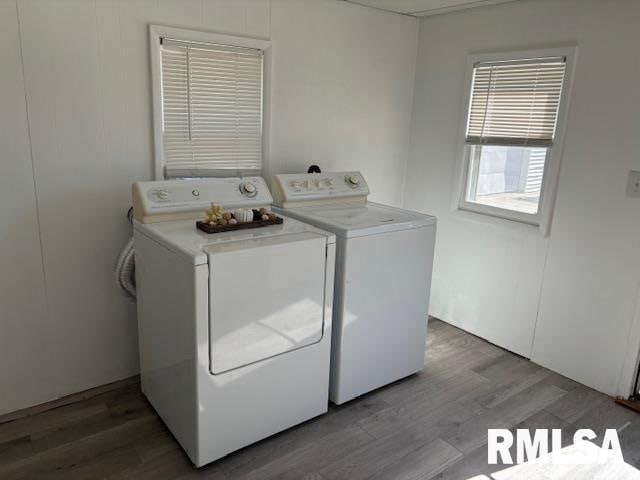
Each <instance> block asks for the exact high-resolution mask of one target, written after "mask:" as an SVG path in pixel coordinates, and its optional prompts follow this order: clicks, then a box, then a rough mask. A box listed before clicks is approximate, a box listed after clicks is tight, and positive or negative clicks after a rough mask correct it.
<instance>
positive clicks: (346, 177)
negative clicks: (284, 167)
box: [272, 172, 369, 208]
mask: <svg viewBox="0 0 640 480" xmlns="http://www.w3.org/2000/svg"><path fill="white" fill-rule="evenodd" d="M272 189H273V196H274V203H275V204H276V205H277V206H279V207H283V208H287V207H295V206H305V205H322V204H326V203H336V202H349V203H364V202H366V200H367V195H369V187H368V185H367V182H366V181H365V179H364V177H363V176H362V174H361V173H360V172H334V173H300V174H297V173H292V174H283V175H275V176H274V177H273V181H272Z"/></svg>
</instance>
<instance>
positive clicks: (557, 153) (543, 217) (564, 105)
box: [454, 47, 577, 235]
mask: <svg viewBox="0 0 640 480" xmlns="http://www.w3.org/2000/svg"><path fill="white" fill-rule="evenodd" d="M576 54H577V48H576V47H561V48H548V49H542V50H523V51H512V52H499V53H481V54H472V55H469V56H468V57H467V66H466V74H465V83H464V88H465V94H464V101H463V107H464V109H463V113H462V121H461V122H460V124H461V126H460V132H459V134H458V137H457V141H458V142H459V145H460V147H459V150H458V155H457V158H458V168H457V175H456V178H457V181H458V182H459V183H458V185H457V188H456V189H455V199H454V208H455V210H459V211H462V212H468V213H471V214H481V215H484V216H486V217H487V218H489V217H493V218H494V219H497V220H498V221H504V220H506V221H510V222H519V223H524V224H527V225H529V226H533V227H536V228H539V229H540V231H541V232H542V233H543V235H547V234H548V233H549V229H550V225H551V218H552V214H553V207H554V204H555V197H556V191H557V187H558V176H559V173H560V162H561V157H562V151H563V146H564V134H565V128H566V122H567V113H568V111H569V102H570V98H571V89H572V84H573V72H574V68H575V60H576ZM544 57H565V58H566V67H565V77H564V82H563V87H562V93H561V96H560V106H559V109H558V117H557V122H556V130H555V136H554V140H553V144H552V145H551V147H548V148H547V155H546V158H545V168H544V174H543V177H542V185H541V188H540V201H539V204H538V212H537V213H536V214H530V213H525V212H518V211H515V210H510V209H506V208H500V207H494V206H490V205H484V204H480V203H475V202H470V201H468V200H467V192H468V191H469V186H470V183H469V182H470V180H471V175H470V173H471V172H470V171H471V165H472V158H471V157H472V152H473V146H472V145H467V144H466V143H465V141H464V138H465V132H466V128H467V121H468V115H469V107H470V102H471V88H472V82H473V72H474V65H476V64H477V63H479V62H499V61H510V60H526V59H534V58H544ZM480 146H482V145H480Z"/></svg>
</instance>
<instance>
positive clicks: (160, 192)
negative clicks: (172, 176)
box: [156, 190, 169, 200]
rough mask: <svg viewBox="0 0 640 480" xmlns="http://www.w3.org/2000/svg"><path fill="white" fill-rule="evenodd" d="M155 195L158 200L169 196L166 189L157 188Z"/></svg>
mask: <svg viewBox="0 0 640 480" xmlns="http://www.w3.org/2000/svg"><path fill="white" fill-rule="evenodd" d="M156 195H157V196H158V198H159V199H160V200H166V199H167V198H169V192H167V191H166V190H158V192H157V193H156Z"/></svg>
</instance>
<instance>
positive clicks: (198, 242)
mask: <svg viewBox="0 0 640 480" xmlns="http://www.w3.org/2000/svg"><path fill="white" fill-rule="evenodd" d="M279 215H280V216H281V217H282V218H283V219H284V222H283V223H282V224H281V225H271V226H268V227H261V228H255V229H247V230H238V231H232V232H223V233H214V234H208V233H205V232H203V231H201V230H198V229H197V228H196V221H195V220H175V221H170V222H159V223H146V224H143V223H139V222H137V221H134V229H135V230H136V231H138V232H140V233H142V234H144V235H147V236H148V237H150V238H152V239H153V240H155V241H157V242H158V243H160V244H162V245H164V246H165V247H166V248H168V249H169V250H171V251H173V252H174V253H176V254H177V255H179V256H182V257H183V258H184V259H185V260H187V261H189V262H192V263H193V264H194V265H204V264H206V263H207V262H208V257H207V255H208V253H209V251H210V250H211V249H212V248H213V247H215V246H220V245H223V244H229V245H231V244H234V243H238V242H242V243H244V242H246V241H252V242H253V244H254V245H259V244H260V243H261V242H266V243H273V241H272V240H270V239H273V238H275V237H282V236H287V235H294V236H295V235H299V234H300V233H305V232H307V233H314V234H316V235H320V236H322V237H324V238H325V239H326V243H327V244H329V243H335V235H333V234H332V233H330V232H327V231H323V230H321V229H319V228H317V227H314V226H312V225H309V224H306V223H303V222H302V221H299V220H296V219H294V218H290V217H289V216H287V215H281V214H279ZM281 240H285V238H282V239H281Z"/></svg>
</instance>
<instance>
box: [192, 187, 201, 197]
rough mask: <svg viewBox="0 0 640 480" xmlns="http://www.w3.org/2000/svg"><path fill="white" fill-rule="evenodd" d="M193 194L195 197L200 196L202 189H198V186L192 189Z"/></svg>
mask: <svg viewBox="0 0 640 480" xmlns="http://www.w3.org/2000/svg"><path fill="white" fill-rule="evenodd" d="M191 194H192V195H193V196H194V197H199V196H200V190H198V189H197V188H196V189H195V190H192V191H191Z"/></svg>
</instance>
